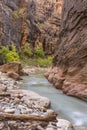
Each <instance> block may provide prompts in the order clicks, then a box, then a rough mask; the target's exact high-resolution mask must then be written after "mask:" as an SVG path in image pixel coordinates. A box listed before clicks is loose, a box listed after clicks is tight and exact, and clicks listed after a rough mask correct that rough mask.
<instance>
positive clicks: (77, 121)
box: [22, 72, 87, 130]
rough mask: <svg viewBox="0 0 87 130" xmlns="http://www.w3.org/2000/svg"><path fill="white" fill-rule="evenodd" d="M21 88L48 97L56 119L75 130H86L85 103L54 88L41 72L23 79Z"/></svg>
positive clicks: (86, 113) (86, 112) (86, 114)
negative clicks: (61, 119) (60, 119)
mask: <svg viewBox="0 0 87 130" xmlns="http://www.w3.org/2000/svg"><path fill="white" fill-rule="evenodd" d="M22 87H23V89H26V90H28V89H29V90H32V91H34V92H37V93H38V94H40V95H41V96H45V97H48V98H49V99H50V101H51V108H52V109H54V110H55V111H56V112H57V113H58V117H59V118H63V119H67V120H69V121H70V122H71V123H72V124H73V126H75V128H76V130H87V103H86V102H84V101H82V100H80V99H77V98H74V97H70V96H67V95H65V94H63V93H62V91H61V90H58V89H56V88H54V87H53V85H52V84H50V83H49V82H48V81H47V79H45V77H44V76H43V73H42V72H38V73H34V74H30V75H29V76H26V77H23V85H22Z"/></svg>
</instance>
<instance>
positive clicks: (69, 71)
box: [45, 0, 87, 101]
mask: <svg viewBox="0 0 87 130" xmlns="http://www.w3.org/2000/svg"><path fill="white" fill-rule="evenodd" d="M45 76H46V77H47V78H48V80H49V81H50V82H51V83H53V84H54V86H55V87H56V88H59V89H62V90H63V92H64V93H66V94H67V95H71V96H76V97H78V98H81V99H83V100H85V101H87V1H85V0H64V3H63V14H62V23H61V31H60V34H59V41H58V43H57V47H56V51H55V56H54V59H53V66H52V68H50V70H49V72H48V73H46V74H45Z"/></svg>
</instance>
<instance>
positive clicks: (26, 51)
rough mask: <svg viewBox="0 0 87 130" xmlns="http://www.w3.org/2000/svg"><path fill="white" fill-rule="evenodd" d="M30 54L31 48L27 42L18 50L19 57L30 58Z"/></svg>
mask: <svg viewBox="0 0 87 130" xmlns="http://www.w3.org/2000/svg"><path fill="white" fill-rule="evenodd" d="M32 55H33V53H32V49H31V48H30V47H29V45H28V44H27V43H26V44H25V45H24V46H23V47H22V48H21V49H20V50H19V56H20V58H21V59H23V58H24V57H27V58H30V57H32Z"/></svg>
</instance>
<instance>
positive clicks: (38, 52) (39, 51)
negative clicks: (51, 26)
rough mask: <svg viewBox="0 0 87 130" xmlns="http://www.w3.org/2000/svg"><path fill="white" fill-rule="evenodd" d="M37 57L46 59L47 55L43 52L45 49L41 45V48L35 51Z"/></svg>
mask: <svg viewBox="0 0 87 130" xmlns="http://www.w3.org/2000/svg"><path fill="white" fill-rule="evenodd" d="M35 55H36V57H37V58H38V57H40V58H44V57H45V53H44V51H43V47H42V45H41V44H39V46H38V47H37V48H36V49H35Z"/></svg>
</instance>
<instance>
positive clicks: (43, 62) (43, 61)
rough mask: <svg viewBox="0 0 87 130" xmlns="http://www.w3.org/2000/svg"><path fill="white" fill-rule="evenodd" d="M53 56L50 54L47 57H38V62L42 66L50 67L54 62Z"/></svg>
mask: <svg viewBox="0 0 87 130" xmlns="http://www.w3.org/2000/svg"><path fill="white" fill-rule="evenodd" d="M52 59H53V58H52V56H48V57H47V58H44V59H42V58H38V60H37V63H38V65H39V66H40V67H49V66H51V64H52Z"/></svg>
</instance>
